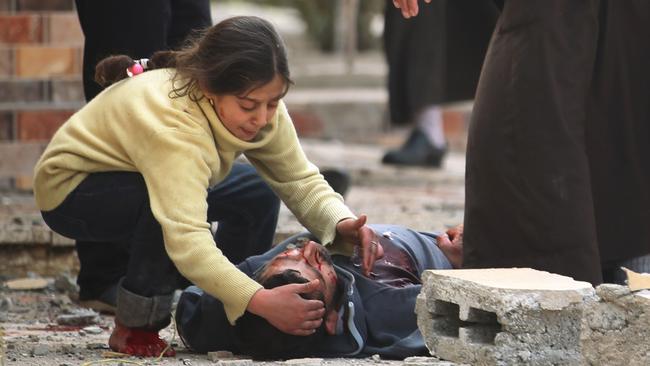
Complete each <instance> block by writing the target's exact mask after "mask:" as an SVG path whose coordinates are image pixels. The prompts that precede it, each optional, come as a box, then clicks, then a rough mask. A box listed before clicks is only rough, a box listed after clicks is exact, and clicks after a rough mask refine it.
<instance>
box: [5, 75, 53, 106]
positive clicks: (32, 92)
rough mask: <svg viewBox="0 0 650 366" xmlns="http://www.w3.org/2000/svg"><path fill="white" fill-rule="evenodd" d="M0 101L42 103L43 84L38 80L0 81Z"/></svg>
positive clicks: (43, 95) (43, 97)
mask: <svg viewBox="0 0 650 366" xmlns="http://www.w3.org/2000/svg"><path fill="white" fill-rule="evenodd" d="M0 101H3V102H9V103H11V102H14V103H15V102H19V103H20V102H44V101H45V84H44V82H43V81H38V80H16V79H9V80H0Z"/></svg>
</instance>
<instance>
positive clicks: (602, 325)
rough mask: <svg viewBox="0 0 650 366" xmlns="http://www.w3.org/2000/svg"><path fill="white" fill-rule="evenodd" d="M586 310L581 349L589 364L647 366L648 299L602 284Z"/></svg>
mask: <svg viewBox="0 0 650 366" xmlns="http://www.w3.org/2000/svg"><path fill="white" fill-rule="evenodd" d="M596 294H597V295H598V297H599V298H598V300H597V301H593V302H591V303H589V304H588V305H587V306H586V307H585V317H584V322H583V331H582V349H583V355H584V357H585V360H586V363H587V364H589V365H614V366H616V365H621V366H622V365H631V366H641V365H650V298H648V297H646V296H643V294H642V293H635V292H632V291H630V289H629V288H628V287H627V286H619V285H613V284H604V285H600V286H598V287H597V288H596Z"/></svg>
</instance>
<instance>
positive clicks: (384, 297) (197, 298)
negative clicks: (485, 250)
mask: <svg viewBox="0 0 650 366" xmlns="http://www.w3.org/2000/svg"><path fill="white" fill-rule="evenodd" d="M370 226H371V228H372V229H373V230H374V232H375V240H374V241H373V250H377V251H378V253H380V254H381V252H382V251H383V254H384V255H383V258H381V259H378V260H377V261H376V262H375V265H374V267H373V270H372V272H371V274H370V276H368V277H367V276H364V274H363V272H362V270H361V268H360V265H359V258H355V257H352V258H350V257H346V256H342V255H337V254H334V255H332V256H330V254H329V253H328V252H327V250H326V249H325V248H324V247H323V246H321V245H320V244H318V243H316V242H314V241H312V240H313V237H311V236H310V235H309V234H307V233H305V234H300V235H296V236H294V237H292V238H289V239H287V240H286V241H284V242H282V243H280V244H278V245H277V246H276V247H274V248H273V249H271V250H270V251H268V252H267V253H265V254H263V255H259V256H254V257H250V258H248V259H247V260H245V261H244V262H242V263H240V264H239V265H238V267H239V269H241V270H242V271H243V272H244V273H246V274H248V275H249V276H251V277H253V278H255V279H256V280H257V281H259V282H260V283H261V284H262V285H264V286H265V287H267V288H274V287H277V286H281V285H285V284H289V283H305V282H309V281H311V280H313V279H318V280H319V282H320V290H318V291H315V292H313V293H308V294H302V296H303V297H305V298H309V299H320V300H321V301H323V302H324V303H325V309H326V311H325V316H324V318H323V323H322V324H321V327H320V328H319V329H318V330H317V331H316V332H315V334H313V335H311V336H292V335H289V334H285V333H282V332H281V331H279V330H278V329H276V328H274V327H273V326H271V325H270V324H269V323H268V322H266V320H264V319H263V318H260V317H257V316H255V315H253V314H249V313H246V314H245V315H244V316H243V317H241V318H240V319H239V320H238V321H237V323H236V324H235V325H234V326H233V325H231V324H230V323H229V322H228V320H227V319H226V316H225V313H224V311H223V305H222V304H221V302H219V300H217V299H215V298H214V297H212V296H210V295H208V294H206V293H204V292H203V291H202V290H201V289H199V288H198V287H195V286H191V287H189V288H187V289H186V290H185V291H184V292H183V294H182V295H181V297H180V300H179V303H178V307H177V310H176V326H177V328H178V333H179V334H180V336H181V338H182V339H183V342H184V343H185V345H186V346H187V347H188V348H190V349H191V350H193V351H197V352H210V351H217V350H229V351H232V352H233V353H236V354H245V355H249V356H252V357H254V358H257V359H279V358H295V357H307V356H310V357H366V356H370V355H373V354H379V355H380V356H381V357H384V358H397V359H401V358H404V357H409V356H416V355H426V354H428V351H427V349H426V346H425V344H424V340H423V338H422V335H421V334H420V331H419V330H418V328H417V323H416V315H415V312H414V309H415V299H416V297H417V295H418V294H419V292H420V288H421V281H420V275H421V274H422V271H424V270H426V269H451V268H458V267H460V265H461V260H462V226H459V227H457V228H454V229H451V230H449V231H447V234H442V235H438V234H432V233H423V232H417V231H414V230H411V229H408V228H405V227H401V226H395V225H370Z"/></svg>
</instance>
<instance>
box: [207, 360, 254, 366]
mask: <svg viewBox="0 0 650 366" xmlns="http://www.w3.org/2000/svg"><path fill="white" fill-rule="evenodd" d="M216 364H217V365H220V366H252V365H253V360H251V359H233V360H219V361H217V363H216Z"/></svg>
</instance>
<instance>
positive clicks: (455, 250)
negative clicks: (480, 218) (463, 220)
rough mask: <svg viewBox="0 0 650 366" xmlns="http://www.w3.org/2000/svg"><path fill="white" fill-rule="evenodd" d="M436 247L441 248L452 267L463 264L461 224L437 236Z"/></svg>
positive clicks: (458, 266)
mask: <svg viewBox="0 0 650 366" xmlns="http://www.w3.org/2000/svg"><path fill="white" fill-rule="evenodd" d="M438 248H440V250H442V252H443V253H444V254H445V256H446V257H447V259H449V263H451V266H452V267H454V268H460V267H462V266H463V225H458V226H456V227H454V228H451V229H449V230H447V232H446V234H444V235H440V236H439V237H438Z"/></svg>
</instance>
